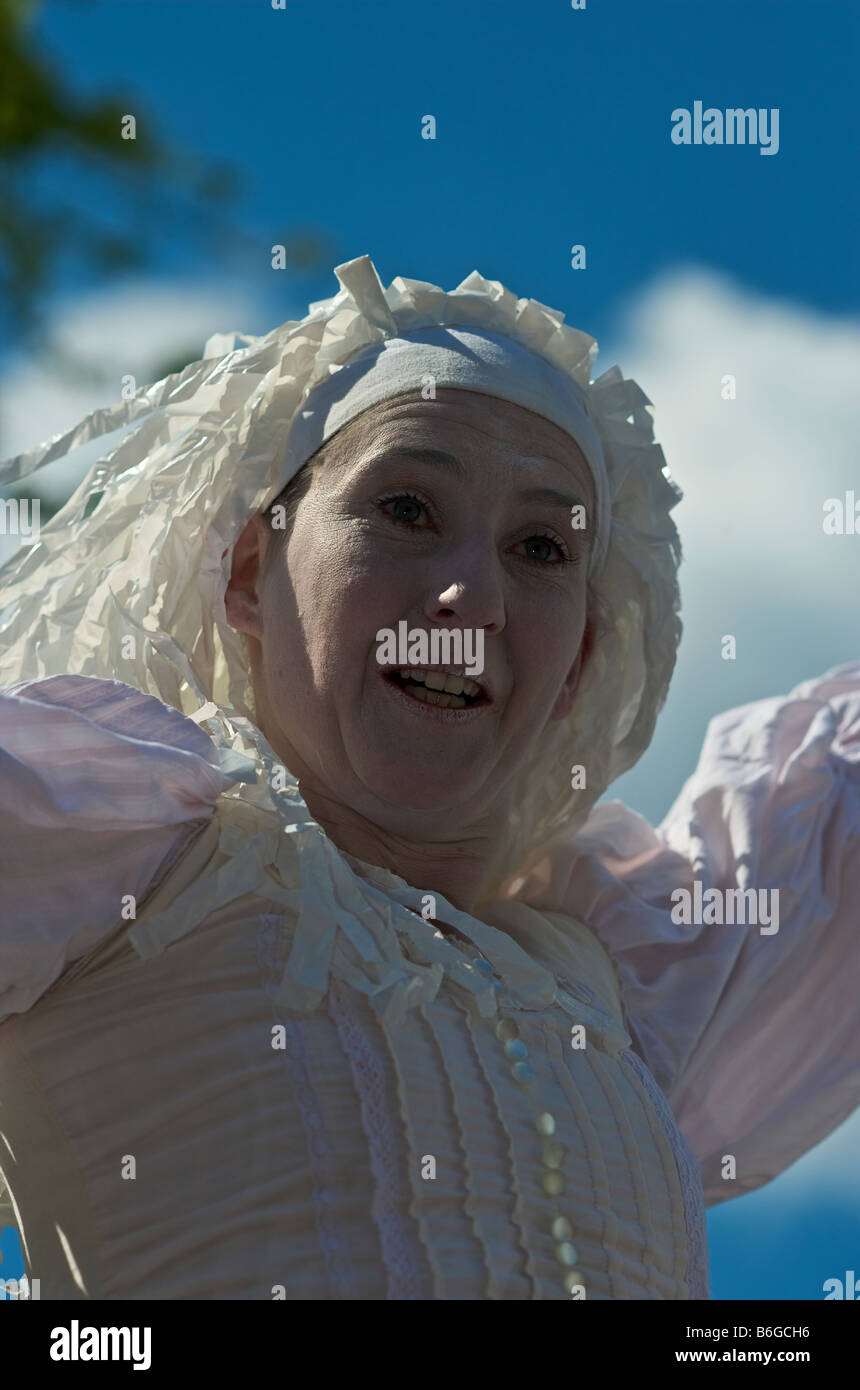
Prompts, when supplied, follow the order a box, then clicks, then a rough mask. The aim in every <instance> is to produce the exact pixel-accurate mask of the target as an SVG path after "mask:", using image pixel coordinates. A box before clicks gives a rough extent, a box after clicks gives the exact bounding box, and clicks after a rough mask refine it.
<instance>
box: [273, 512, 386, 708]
mask: <svg viewBox="0 0 860 1390" xmlns="http://www.w3.org/2000/svg"><path fill="white" fill-rule="evenodd" d="M279 586H280V588H281V593H280V594H278V595H277V596H276V598H275V599H274V602H275V604H276V605H277V604H281V605H282V607H281V611H282V612H284V613H285V614H287V615H288V619H287V624H286V626H287V627H288V629H289V632H290V635H291V637H292V638H293V639H294V640H295V641H296V642H297V643H298V644H299V645H301V647H302V648H303V649H304V651H305V652H306V653H307V654H308V656H309V658H310V664H311V667H312V669H313V672H314V674H315V677H316V680H317V683H318V684H319V683H320V681H324V680H325V678H326V675H327V674H328V673H330V672H336V673H338V675H339V679H344V675H345V671H346V670H347V668H348V669H350V670H352V671H353V672H355V673H356V674H358V673H359V672H360V670H361V669H362V667H363V666H364V664H365V662H366V660H367V657H368V655H369V654H370V653H372V652H373V651H375V649H376V645H377V643H376V633H377V631H378V630H379V628H380V627H385V626H390V625H391V623H392V622H394V621H396V619H397V618H399V617H401V616H403V614H402V611H401V606H400V595H401V594H402V590H403V586H402V584H401V583H400V582H399V578H398V567H397V566H396V565H395V564H393V563H392V562H391V561H390V559H386V557H384V556H380V553H379V548H378V547H374V546H373V545H372V543H371V540H370V538H368V537H365V536H364V535H363V534H362V533H361V532H358V531H356V529H355V528H351V527H350V526H349V525H348V524H345V523H342V522H339V521H338V520H337V519H334V520H331V521H329V522H328V524H327V525H325V526H323V527H320V526H318V525H314V526H305V527H301V528H300V527H299V526H298V525H297V526H296V528H295V529H294V531H293V535H292V536H291V538H290V542H289V546H288V550H287V556H286V565H285V567H284V568H283V570H282V571H281V575H280V584H279ZM283 626H284V625H282V629H281V630H282V631H283Z"/></svg>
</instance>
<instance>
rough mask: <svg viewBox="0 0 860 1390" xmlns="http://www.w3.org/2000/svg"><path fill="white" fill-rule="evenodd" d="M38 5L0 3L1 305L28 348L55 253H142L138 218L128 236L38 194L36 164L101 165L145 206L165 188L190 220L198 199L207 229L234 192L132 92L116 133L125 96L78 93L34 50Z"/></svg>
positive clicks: (107, 265)
mask: <svg viewBox="0 0 860 1390" xmlns="http://www.w3.org/2000/svg"><path fill="white" fill-rule="evenodd" d="M39 9H40V4H39V0H0V156H2V165H1V166H0V302H2V303H3V305H4V307H5V308H6V310H7V311H8V314H9V316H10V322H11V325H12V327H13V328H14V330H15V332H16V335H17V337H18V340H19V344H25V345H27V346H38V345H40V343H41V341H42V336H43V333H44V324H43V321H42V316H41V305H42V301H43V300H44V298H45V297H46V296H47V294H48V292H49V291H50V289H51V288H52V280H53V274H54V270H55V267H56V266H57V263H58V261H59V259H60V257H61V256H63V257H68V256H69V255H72V256H77V257H78V258H79V259H80V260H81V261H82V262H83V263H85V264H86V265H88V266H90V267H94V268H96V269H98V270H99V271H100V272H101V273H102V274H108V275H109V274H112V273H115V272H118V271H123V270H129V269H133V268H135V267H137V266H140V265H143V264H145V262H146V259H147V238H146V235H145V230H144V231H143V232H142V224H145V221H146V217H145V216H143V217H141V218H139V217H137V216H135V217H134V218H133V219H129V221H130V223H131V224H132V225H133V232H132V233H131V234H125V233H117V232H116V231H112V230H109V229H106V228H105V227H104V226H103V225H102V224H100V223H99V222H98V221H97V220H96V219H95V218H93V217H91V216H90V215H89V213H88V212H82V211H81V210H79V209H78V208H75V207H71V206H68V205H67V204H65V203H63V202H60V201H58V200H54V201H53V202H52V200H51V199H50V198H49V199H47V200H46V199H45V198H44V197H43V198H42V199H41V200H40V199H39V198H38V197H37V195H36V193H35V192H34V190H33V185H34V175H35V173H36V172H37V171H38V168H39V166H40V164H41V163H42V162H43V161H45V160H47V159H49V158H51V157H62V158H64V159H68V158H71V159H73V160H79V161H83V162H84V163H85V164H87V165H88V166H89V167H90V168H91V169H92V168H93V167H96V168H98V167H99V166H101V167H102V168H103V169H104V171H105V172H107V173H109V174H110V175H111V176H115V177H117V178H120V179H123V180H125V181H127V184H128V187H129V191H130V192H132V193H134V192H135V191H136V192H137V193H138V195H139V196H141V197H143V198H146V199H147V200H148V201H149V202H150V203H151V202H152V200H153V195H154V194H156V193H157V194H158V195H159V200H160V201H162V202H163V199H164V197H165V193H166V192H167V185H172V186H173V188H174V190H175V191H176V192H177V194H178V193H179V192H180V191H181V195H182V196H183V198H186V199H187V198H189V197H190V200H191V209H190V213H191V217H192V219H193V217H194V216H195V213H196V215H197V216H201V215H202V212H203V210H202V209H201V208H200V207H199V206H197V207H195V203H196V204H198V205H199V204H204V205H205V216H206V219H207V224H209V225H208V233H209V235H211V233H212V227H211V219H212V217H213V212H214V207H215V205H218V204H226V203H228V202H230V201H231V200H232V199H234V198H235V196H236V193H237V190H238V173H237V171H236V170H234V169H233V168H231V167H227V166H225V165H212V164H204V163H203V162H202V160H201V159H200V157H199V156H194V155H189V154H185V153H179V152H177V151H176V150H173V149H170V150H169V149H168V148H167V147H166V146H165V145H164V144H163V143H161V142H160V141H159V140H158V138H157V137H156V136H155V135H153V133H152V130H153V126H154V122H153V121H152V120H151V119H147V118H146V114H147V113H146V112H145V111H143V110H142V109H141V105H140V102H139V100H138V99H137V98H135V99H134V101H133V103H131V104H132V114H134V115H135V118H136V120H137V131H136V138H135V139H134V140H126V139H123V138H122V133H121V131H122V118H123V117H124V116H125V115H127V114H129V102H130V98H125V100H123V99H121V98H120V97H117V96H114V95H110V96H105V97H102V98H99V99H98V100H85V99H82V98H81V97H79V96H77V95H76V94H75V93H74V92H73V91H72V90H71V88H70V86H69V85H68V83H67V82H66V81H65V79H64V76H63V74H62V73H60V72H58V71H57V70H56V68H55V67H54V66H53V65H52V64H51V63H50V62H49V61H48V60H46V59H45V58H44V57H42V56H41V55H40V54H39V52H38V51H37V42H36V39H35V37H34V35H33V32H32V30H33V24H34V21H35V19H36V17H37V15H38V11H39ZM143 211H144V214H145V212H146V208H145V207H144V209H143ZM188 211H189V210H188V209H187V208H184V209H183V212H184V215H186V216H187V215H188ZM222 230H223V229H222Z"/></svg>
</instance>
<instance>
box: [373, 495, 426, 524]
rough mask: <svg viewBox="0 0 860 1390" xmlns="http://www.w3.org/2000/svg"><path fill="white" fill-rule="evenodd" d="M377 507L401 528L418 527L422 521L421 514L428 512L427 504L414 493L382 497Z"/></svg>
mask: <svg viewBox="0 0 860 1390" xmlns="http://www.w3.org/2000/svg"><path fill="white" fill-rule="evenodd" d="M376 505H377V506H378V507H379V508H380V509H381V510H382V511H384V512H385V515H386V516H389V517H391V520H392V521H396V522H399V524H400V525H401V526H416V525H417V523H418V522H419V521H420V519H421V513H422V512H424V511H426V510H427V505H426V503H424V502H422V500H421V498H420V497H416V496H415V494H414V493H412V492H398V493H396V494H395V495H393V496H392V497H380V498H379V501H378V502H377V504H376ZM389 508H390V510H389Z"/></svg>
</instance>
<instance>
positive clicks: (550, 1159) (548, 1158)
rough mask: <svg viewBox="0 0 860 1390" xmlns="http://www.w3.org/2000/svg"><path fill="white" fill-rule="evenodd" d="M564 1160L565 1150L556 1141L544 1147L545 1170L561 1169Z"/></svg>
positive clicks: (543, 1160) (543, 1161)
mask: <svg viewBox="0 0 860 1390" xmlns="http://www.w3.org/2000/svg"><path fill="white" fill-rule="evenodd" d="M563 1158H564V1148H563V1147H562V1145H561V1144H559V1143H558V1142H557V1141H556V1140H555V1139H553V1140H551V1142H550V1143H549V1144H544V1146H543V1157H542V1160H541V1161H542V1163H543V1165H544V1167H545V1168H560V1167H561V1162H562V1159H563Z"/></svg>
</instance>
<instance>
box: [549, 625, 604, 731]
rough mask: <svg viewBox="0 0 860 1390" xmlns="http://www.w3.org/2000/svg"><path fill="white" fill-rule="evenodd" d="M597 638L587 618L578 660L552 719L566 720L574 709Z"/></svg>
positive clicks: (554, 709)
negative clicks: (583, 674)
mask: <svg viewBox="0 0 860 1390" xmlns="http://www.w3.org/2000/svg"><path fill="white" fill-rule="evenodd" d="M595 636H596V630H595V627H594V624H593V623H592V621H591V618H586V620H585V631H584V632H583V634H582V641H581V642H580V644H579V651H578V652H577V654H576V660H575V661H574V663H573V665H572V666H571V668H570V670H569V671H568V673H567V676H566V678H565V682H564V685H563V686H562V687H561V690H560V691H559V695H558V698H557V700H556V702H555V704H554V705H553V707H552V712H551V714H550V716H549V717H550V719H566V718H567V716H568V715H569V714H570V711H571V710H572V709H573V702H574V699H575V698H576V692H577V690H578V689H579V683H580V681H581V680H582V673H583V671H584V670H585V668H586V666H587V664H588V662H589V660H590V659H591V653H592V652H593V651H594V641H595Z"/></svg>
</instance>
